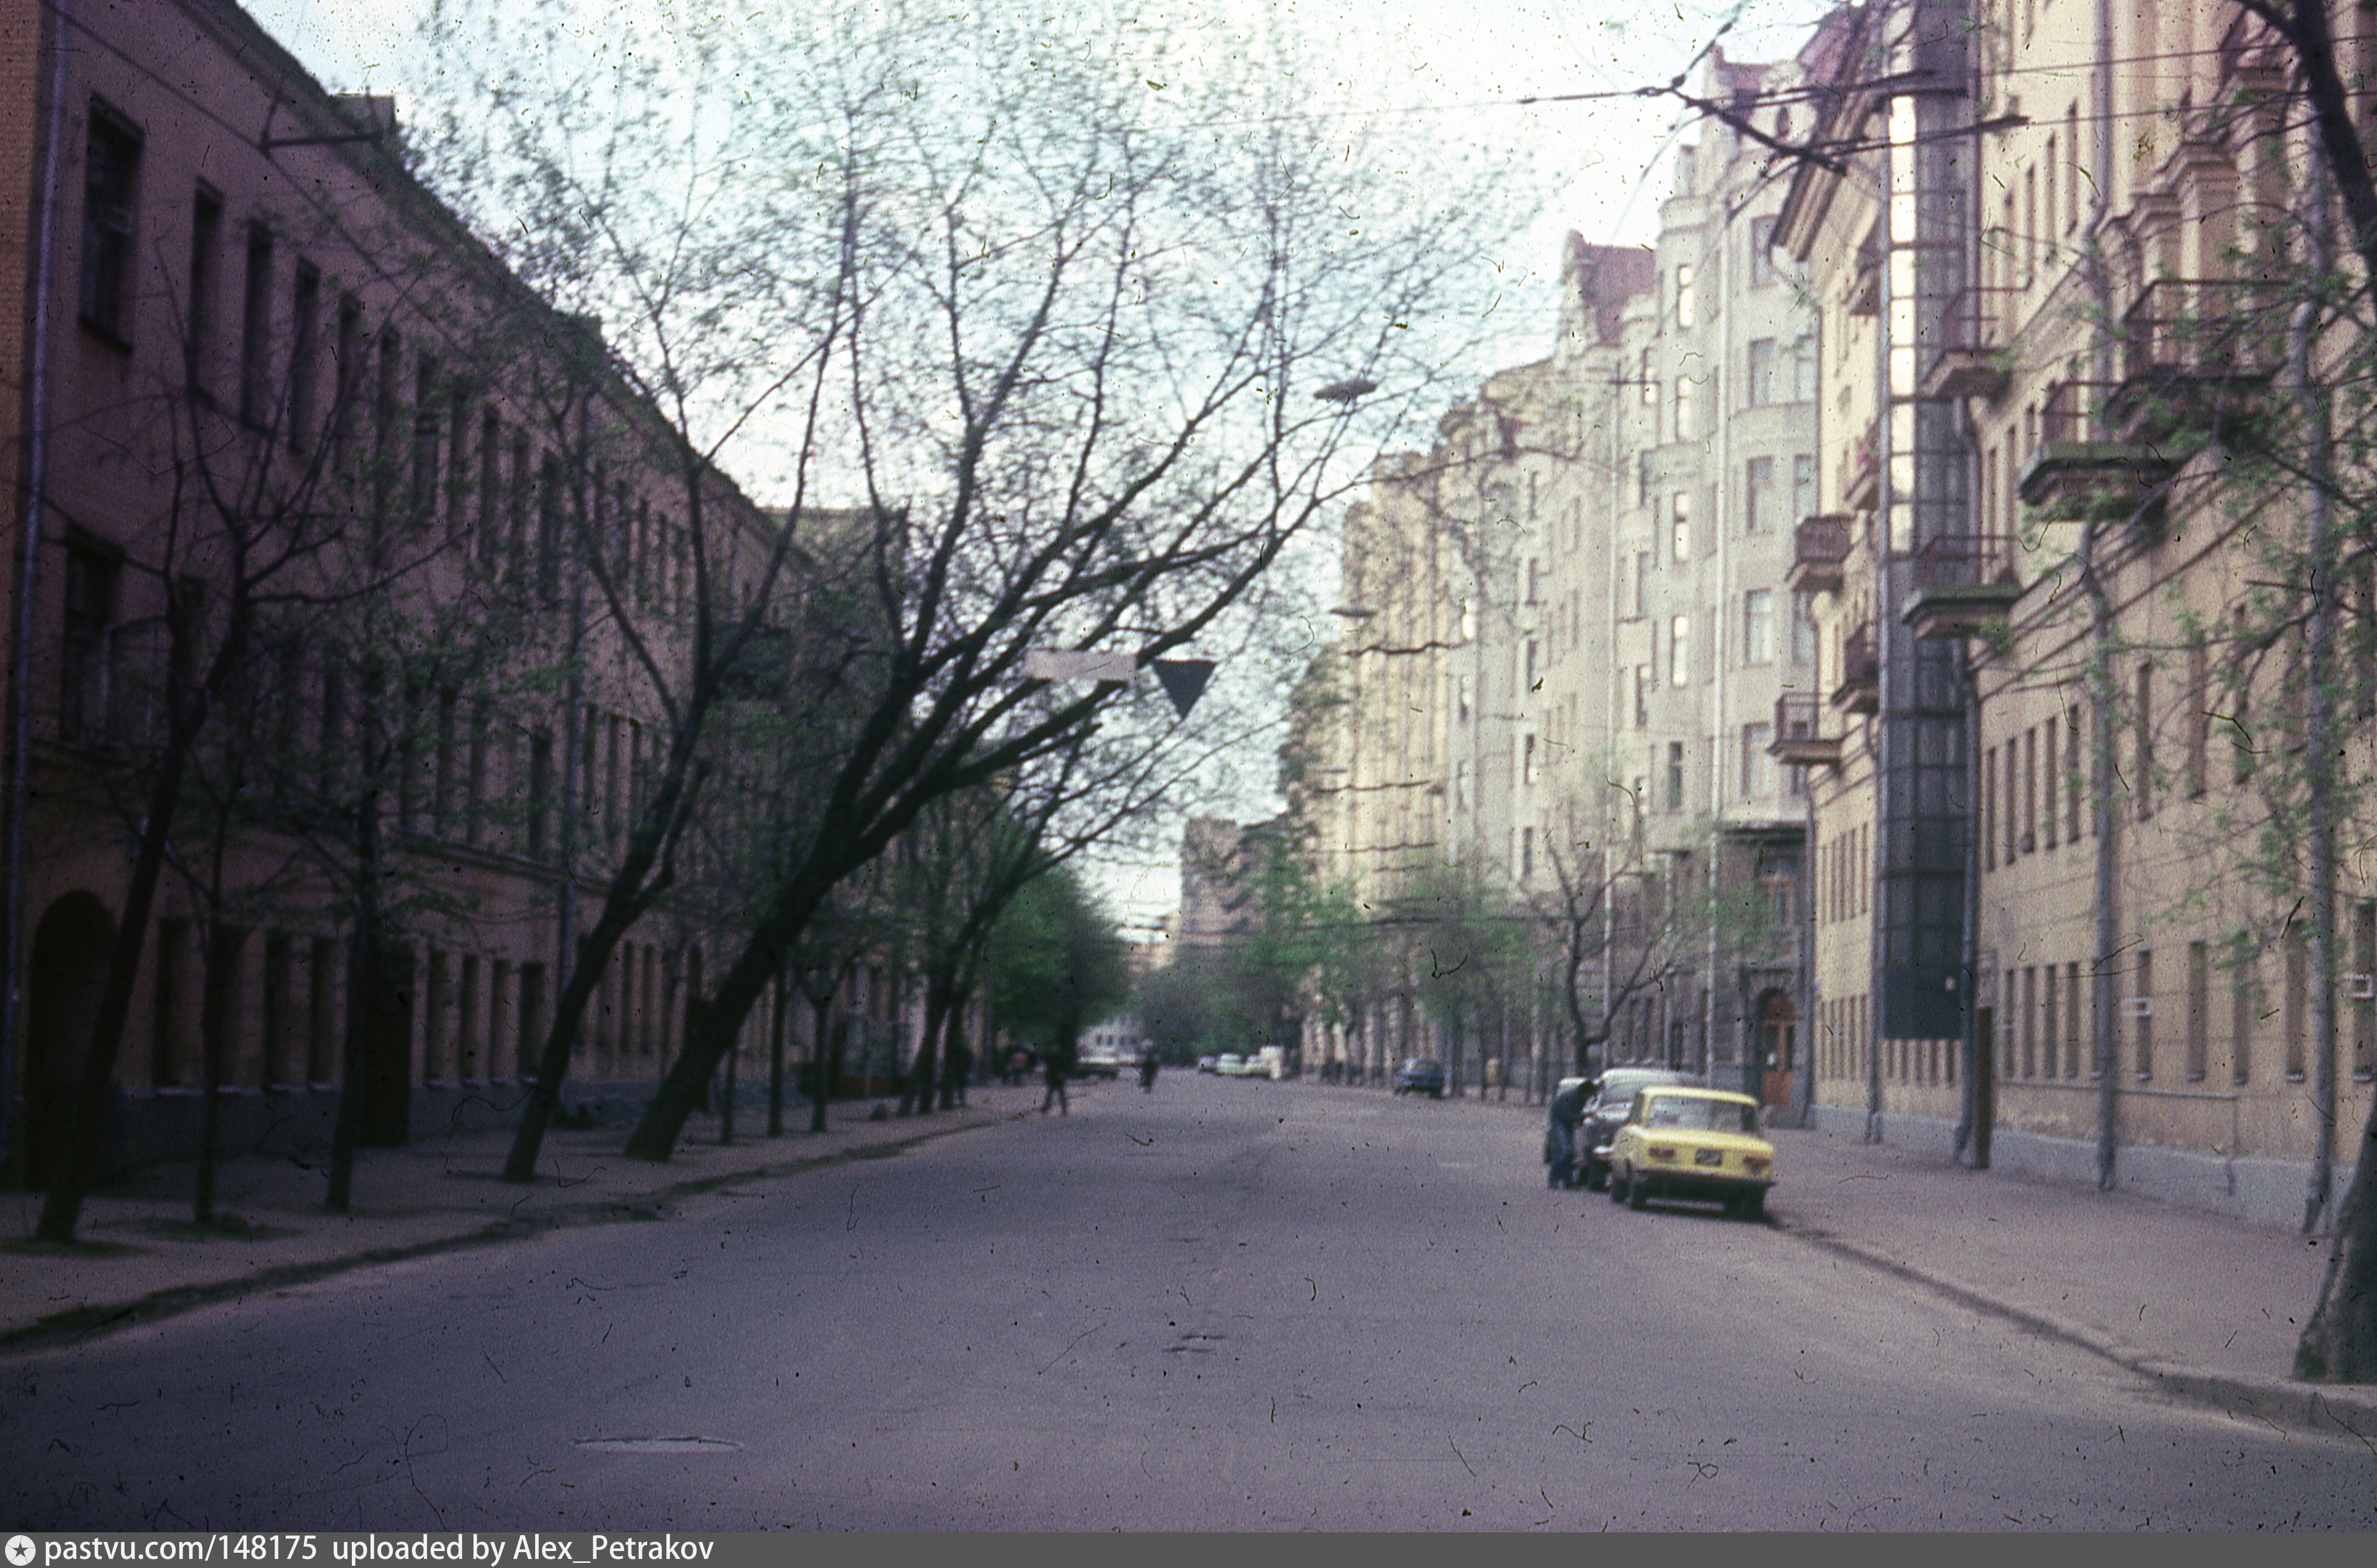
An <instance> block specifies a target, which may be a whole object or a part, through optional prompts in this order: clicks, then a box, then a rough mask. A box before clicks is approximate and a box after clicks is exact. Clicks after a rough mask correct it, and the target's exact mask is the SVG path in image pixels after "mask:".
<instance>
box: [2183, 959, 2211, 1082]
mask: <svg viewBox="0 0 2377 1568" xmlns="http://www.w3.org/2000/svg"><path fill="white" fill-rule="evenodd" d="M2210 1011H2212V950H2211V948H2210V947H2209V946H2208V945H2207V944H2205V943H2204V942H2190V943H2188V944H2187V1076H2188V1080H2189V1082H2191V1083H2194V1082H2197V1081H2200V1080H2201V1079H2202V1078H2203V1077H2204V1063H2205V1058H2206V1057H2207V1056H2208V1055H2209V1053H2210V1048H2211V1032H2210V1030H2209V1028H2208V1026H2207V1018H2206V1015H2207V1014H2208V1013H2209V1012H2210Z"/></svg>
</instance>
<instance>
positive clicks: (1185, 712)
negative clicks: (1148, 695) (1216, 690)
mask: <svg viewBox="0 0 2377 1568" xmlns="http://www.w3.org/2000/svg"><path fill="white" fill-rule="evenodd" d="M1155 678H1156V679H1158V680H1160V681H1162V682H1163V683H1164V695H1165V696H1166V697H1169V698H1171V699H1172V706H1173V709H1174V711H1175V712H1178V713H1179V715H1180V716H1181V717H1182V718H1184V719H1185V718H1187V717H1188V716H1189V709H1191V708H1194V707H1195V706H1196V705H1197V699H1198V698H1200V697H1201V696H1203V695H1204V694H1205V683H1206V682H1207V681H1209V680H1211V679H1212V678H1213V661H1212V660H1211V659H1158V660H1156V661H1155Z"/></svg>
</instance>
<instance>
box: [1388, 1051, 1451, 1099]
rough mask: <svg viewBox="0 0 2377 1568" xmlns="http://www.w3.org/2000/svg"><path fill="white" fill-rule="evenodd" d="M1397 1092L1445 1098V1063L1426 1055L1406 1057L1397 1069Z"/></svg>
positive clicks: (1431, 1097) (1430, 1097)
mask: <svg viewBox="0 0 2377 1568" xmlns="http://www.w3.org/2000/svg"><path fill="white" fill-rule="evenodd" d="M1395 1093H1396V1094H1398V1095H1427V1097H1428V1098H1429V1099H1431V1100H1440V1099H1442V1098H1444V1063H1442V1062H1440V1061H1438V1060H1436V1059H1433V1058H1430V1057H1424V1056H1407V1057H1405V1058H1404V1064H1403V1065H1402V1066H1401V1067H1398V1068H1396V1069H1395Z"/></svg>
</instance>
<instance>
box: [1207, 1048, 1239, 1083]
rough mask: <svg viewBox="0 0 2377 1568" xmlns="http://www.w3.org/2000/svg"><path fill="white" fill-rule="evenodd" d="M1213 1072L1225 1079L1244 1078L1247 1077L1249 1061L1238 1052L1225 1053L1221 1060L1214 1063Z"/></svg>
mask: <svg viewBox="0 0 2377 1568" xmlns="http://www.w3.org/2000/svg"><path fill="white" fill-rule="evenodd" d="M1213 1071H1216V1072H1218V1073H1220V1074H1221V1075H1222V1076H1223V1077H1224V1078H1244V1077H1245V1076H1246V1075H1247V1059H1246V1058H1244V1057H1242V1056H1240V1055H1239V1054H1238V1053H1237V1052H1236V1051H1224V1052H1223V1053H1222V1055H1221V1058H1220V1059H1219V1060H1217V1061H1215V1062H1214V1063H1213Z"/></svg>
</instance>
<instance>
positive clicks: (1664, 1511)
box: [0, 1071, 2377, 1530]
mask: <svg viewBox="0 0 2377 1568" xmlns="http://www.w3.org/2000/svg"><path fill="white" fill-rule="evenodd" d="M1540 1139H1541V1122H1540V1119H1539V1118H1538V1116H1537V1114H1536V1113H1535V1112H1533V1111H1522V1110H1520V1109H1519V1108H1518V1107H1515V1106H1512V1107H1479V1106H1476V1105H1474V1104H1454V1103H1449V1102H1447V1103H1431V1102H1428V1101H1425V1100H1406V1099H1391V1098H1390V1097H1388V1096H1387V1095H1384V1094H1383V1093H1380V1092H1377V1091H1368V1090H1352V1089H1344V1088H1328V1087H1322V1086H1320V1085H1315V1084H1308V1083H1268V1082H1260V1081H1242V1082H1241V1081H1223V1080H1218V1079H1214V1078H1211V1077H1197V1076H1194V1075H1191V1074H1189V1073H1188V1072H1186V1071H1182V1072H1177V1073H1167V1074H1166V1075H1165V1077H1164V1079H1163V1080H1162V1082H1161V1083H1158V1084H1157V1086H1156V1089H1155V1092H1154V1093H1153V1095H1142V1094H1141V1093H1140V1092H1139V1090H1138V1089H1137V1087H1136V1086H1135V1085H1133V1084H1131V1083H1128V1082H1127V1081H1126V1082H1124V1083H1117V1084H1103V1085H1097V1086H1093V1087H1089V1088H1086V1089H1081V1090H1078V1091H1077V1092H1076V1093H1075V1095H1074V1097H1073V1114H1072V1115H1071V1116H1069V1117H1066V1118H1057V1117H1054V1116H1051V1117H1047V1118H1045V1119H1044V1118H1041V1117H1038V1116H1030V1117H1026V1118H1024V1119H1020V1120H1016V1121H1011V1122H1006V1123H1001V1124H997V1125H994V1126H990V1127H987V1128H985V1129H982V1130H979V1131H971V1132H967V1133H964V1134H962V1135H960V1136H956V1137H951V1138H947V1139H942V1140H939V1141H938V1142H934V1143H927V1144H925V1145H923V1146H921V1147H918V1148H914V1149H911V1150H908V1151H906V1152H903V1153H900V1154H897V1155H891V1156H890V1157H886V1158H881V1159H874V1160H867V1161H864V1162H861V1163H856V1164H852V1165H847V1166H842V1167H836V1168H832V1169H828V1170H821V1171H818V1172H816V1173H814V1174H808V1175H803V1176H797V1177H793V1178H788V1179H782V1180H773V1181H766V1182H758V1183H754V1184H751V1185H748V1186H742V1187H735V1188H729V1189H727V1190H725V1191H721V1192H719V1193H717V1194H716V1195H714V1196H711V1197H708V1198H704V1199H699V1200H696V1201H694V1202H693V1203H688V1204H686V1205H683V1206H681V1207H679V1208H678V1209H677V1210H676V1211H675V1213H674V1214H673V1215H670V1216H669V1217H668V1218H666V1219H664V1220H662V1221H659V1222H653V1223H639V1224H620V1225H615V1226H610V1227H601V1228H590V1229H578V1230H570V1231H566V1232H559V1233H555V1234H552V1235H547V1236H543V1237H540V1238H537V1239H532V1240H528V1241H523V1242H520V1243H518V1244H514V1245H508V1246H497V1247H483V1248H476V1249H472V1250H467V1251H456V1252H451V1253H447V1254H442V1255H439V1256H435V1257H430V1258H424V1259H419V1260H416V1261H412V1262H410V1263H400V1264H394V1265H389V1266H386V1267H381V1268H376V1269H367V1270H364V1271H360V1272H356V1273H352V1274H348V1275H341V1276H340V1277H337V1278H334V1279H330V1280H327V1281H323V1282H320V1283H317V1284H315V1285H310V1286H305V1287H298V1288H293V1289H290V1290H287V1291H283V1292H279V1293H276V1294H274V1295H271V1296H269V1297H265V1298H259V1299H249V1300H245V1301H240V1302H233V1303H226V1304H221V1305H217V1306H213V1307H209V1308H205V1309H202V1310H199V1311H195V1312H191V1313H188V1314H185V1315H183V1316H180V1317H175V1318H171V1319H167V1320H165V1321H162V1322H160V1323H153V1324H147V1325H143V1326H140V1327H137V1328H134V1329H130V1330H127V1331H125V1332H122V1333H119V1334H117V1335H113V1336H110V1337H105V1338H101V1339H97V1340H94V1341H91V1342H90V1343H88V1344H85V1345H81V1346H77V1347H65V1348H58V1349H52V1350H46V1351H40V1352H34V1353H29V1354H22V1355H18V1356H15V1357H12V1358H11V1359H8V1360H7V1361H6V1362H5V1363H0V1513H5V1515H6V1518H7V1520H8V1522H9V1523H10V1525H11V1526H21V1527H27V1528H42V1529H66V1528H89V1527H105V1528H159V1529H226V1528H246V1527H262V1526H278V1527H325V1528H328V1527H339V1528H381V1529H398V1528H401V1529H407V1530H412V1529H422V1528H433V1529H434V1528H443V1529H496V1528H514V1527H520V1528H536V1527H545V1528H566V1529H584V1528H600V1527H603V1526H616V1527H623V1528H625V1527H634V1528H651V1529H657V1528H661V1527H663V1526H667V1527H674V1528H676V1529H680V1530H686V1529H691V1530H750V1529H776V1528H795V1529H833V1530H839V1529H860V1530H883V1529H908V1528H927V1529H932V1528H962V1529H1023V1528H1048V1529H1068V1530H1088V1529H1106V1528H1112V1527H1120V1528H1124V1529H1272V1528H1280V1529H1300V1528H1315V1527H1317V1528H1326V1529H1430V1530H1435V1529H1462V1528H1470V1527H1477V1528H1487V1529H1528V1528H1549V1529H1596V1528H1601V1527H1605V1526H1607V1527H1614V1528H1620V1529H1662V1528H1761V1527H1762V1528H1781V1529H1935V1528H1960V1529H1992V1528H2009V1527H2017V1526H2025V1527H2041V1528H2057V1529H2099V1528H2115V1529H2122V1528H2147V1527H2150V1528H2168V1529H2178V1528H2219V1529H2250V1528H2261V1527H2288V1526H2293V1527H2308V1526H2337V1527H2350V1528H2362V1529H2365V1528H2369V1527H2371V1525H2372V1524H2377V1504H2372V1499H2371V1486H2370V1482H2371V1478H2372V1476H2377V1459H2372V1456H2371V1452H2370V1450H2369V1449H2368V1448H2367V1447H2366V1446H2364V1445H2362V1444H2360V1443H2358V1442H2352V1441H2350V1440H2348V1439H2326V1438H2317V1437H2311V1436H2304V1435H2296V1434H2290V1433H2286V1432H2281V1431H2278V1430H2274V1429H2271V1428H2268V1427H2265V1426H2261V1425H2256V1424H2254V1423H2251V1422H2247V1421H2241V1420H2240V1419H2237V1418H2232V1417H2228V1416H2225V1415H2221V1414H2217V1413H2215V1412H2213V1411H2210V1410H2207V1409H2204V1408H2199V1407H2196V1406H2189V1405H2185V1404H2180V1403H2175V1402H2172V1401H2170V1400H2168V1399H2164V1398H2161V1397H2158V1396H2156V1394H2154V1393H2153V1392H2152V1391H2151V1390H2150V1389H2148V1388H2147V1387H2146V1386H2145V1385H2144V1383H2143V1382H2141V1381H2140V1380H2139V1379H2137V1378H2136V1377H2134V1376H2133V1375H2132V1374H2130V1373H2128V1372H2125V1371H2120V1369H2118V1368H2116V1367H2114V1366H2112V1365H2110V1364H2109V1363H2107V1362H2104V1361H2101V1360H2098V1359H2096V1358H2094V1357H2091V1356H2089V1355H2087V1354H2086V1353H2084V1352H2083V1351H2080V1350H2077V1349H2074V1348H2072V1347H2066V1346H2063V1345H2060V1344H2058V1343H2055V1342H2052V1341H2049V1340H2045V1339H2041V1338H2037V1337H2035V1336H2033V1335H2029V1334H2027V1333H2025V1332H2024V1331H2022V1330H2019V1329H2017V1328H2015V1327H2013V1326H2012V1325H2010V1324H2008V1323H2004V1322H2002V1321H2000V1320H1998V1319H1995V1318H1992V1317H1989V1316H1985V1315H1983V1314H1980V1313H1978V1312H1976V1311H1970V1310H1967V1309H1965V1308H1964V1307H1961V1306H1957V1305H1953V1304H1952V1303H1950V1302H1948V1301H1946V1300H1943V1299H1940V1298H1938V1297H1935V1296H1933V1295H1931V1294H1929V1293H1928V1292H1926V1291H1925V1290H1923V1289H1922V1288H1920V1287H1917V1286H1914V1285H1911V1284H1908V1283H1905V1282H1904V1281H1902V1280H1899V1279H1896V1278H1893V1277H1892V1276H1891V1275H1886V1274H1883V1273H1881V1272H1877V1271H1874V1270H1871V1269H1869V1268H1866V1267H1864V1266H1862V1265H1860V1264H1857V1263H1853V1262H1850V1261H1847V1260H1845V1259H1843V1258H1840V1257H1838V1256H1836V1255H1834V1254H1832V1253H1829V1252H1826V1251H1822V1250H1819V1249H1817V1248H1815V1247H1813V1246H1811V1245H1810V1244H1809V1243H1807V1242H1806V1241H1804V1240H1801V1239H1797V1238H1794V1237H1793V1236H1792V1235H1790V1234H1789V1233H1788V1231H1787V1229H1786V1228H1785V1227H1783V1226H1772V1227H1770V1226H1763V1225H1754V1224H1747V1223H1739V1222H1734V1221H1729V1220H1726V1219H1725V1218H1723V1217H1722V1216H1721V1215H1719V1214H1718V1212H1717V1211H1716V1210H1715V1209H1714V1207H1709V1206H1700V1207H1694V1206H1683V1205H1678V1206H1666V1207H1662V1206H1659V1205H1654V1207H1653V1209H1652V1211H1651V1212H1649V1213H1646V1214H1632V1213H1629V1212H1627V1211H1625V1210H1623V1209H1621V1208H1619V1207H1616V1206H1613V1205H1612V1204H1610V1203H1608V1202H1607V1201H1606V1199H1604V1198H1603V1197H1602V1196H1601V1195H1600V1194H1596V1193H1583V1192H1578V1193H1570V1194H1557V1193H1552V1192H1549V1191H1546V1189H1545V1187H1544V1184H1543V1170H1542V1167H1541V1165H1540V1163H1539V1162H1538V1159H1537V1145H1538V1143H1539V1142H1540ZM1785 1158H1786V1166H1785V1168H1784V1182H1785V1185H1784V1186H1783V1187H1781V1188H1779V1189H1778V1190H1777V1191H1776V1193H1775V1198H1774V1206H1775V1208H1776V1209H1777V1210H1778V1212H1779V1213H1780V1214H1781V1215H1782V1216H1783V1218H1784V1220H1785V1222H1786V1225H1787V1220H1788V1215H1789V1209H1790V1203H1789V1185H1788V1184H1789V1168H1788V1166H1787V1158H1788V1145H1787V1144H1786V1146H1785ZM20 1262H30V1260H20Z"/></svg>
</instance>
